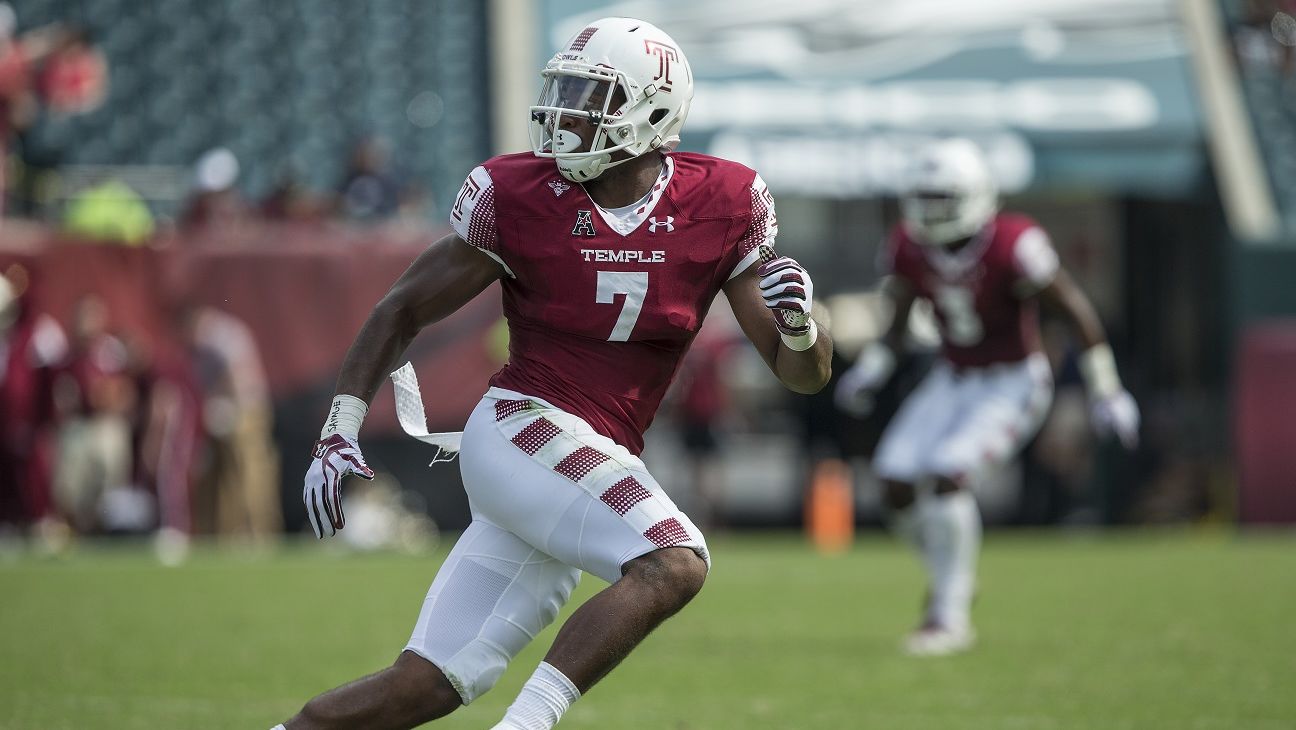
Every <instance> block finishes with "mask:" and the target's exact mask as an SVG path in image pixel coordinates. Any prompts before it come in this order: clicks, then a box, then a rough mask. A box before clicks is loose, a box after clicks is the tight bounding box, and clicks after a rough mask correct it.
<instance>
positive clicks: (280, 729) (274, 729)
mask: <svg viewBox="0 0 1296 730" xmlns="http://www.w3.org/2000/svg"><path fill="white" fill-rule="evenodd" d="M270 730H288V728H286V727H284V726H283V723H280V724H278V725H275V726H274V727H272V728H270Z"/></svg>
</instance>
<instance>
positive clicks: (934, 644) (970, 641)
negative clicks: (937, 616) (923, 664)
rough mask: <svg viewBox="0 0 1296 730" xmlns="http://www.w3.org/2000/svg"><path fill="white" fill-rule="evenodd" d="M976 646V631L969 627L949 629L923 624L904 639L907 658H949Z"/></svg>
mask: <svg viewBox="0 0 1296 730" xmlns="http://www.w3.org/2000/svg"><path fill="white" fill-rule="evenodd" d="M975 644H976V631H974V630H973V629H972V627H971V626H965V627H963V628H951V627H946V626H941V625H940V624H934V623H928V624H924V625H923V626H922V627H920V628H919V629H918V630H916V631H914V632H913V633H912V634H909V635H908V636H906V637H905V640H904V652H905V653H906V654H908V655H909V656H919V657H926V656H949V655H950V654H959V653H962V652H965V651H967V650H968V649H971V648H972V647H973V645H975Z"/></svg>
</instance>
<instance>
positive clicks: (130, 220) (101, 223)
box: [63, 179, 153, 246]
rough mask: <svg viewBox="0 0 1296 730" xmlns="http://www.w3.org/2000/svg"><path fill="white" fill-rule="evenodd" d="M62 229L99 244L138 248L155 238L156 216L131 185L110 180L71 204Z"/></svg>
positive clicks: (79, 196)
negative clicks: (107, 243) (118, 244)
mask: <svg viewBox="0 0 1296 730" xmlns="http://www.w3.org/2000/svg"><path fill="white" fill-rule="evenodd" d="M63 227H64V228H65V229H66V230H67V231H68V232H69V233H75V234H77V235H79V236H85V237H86V238H91V239H94V240H96V241H105V242H108V241H114V242H118V243H124V244H128V245H132V246H138V245H141V244H143V243H144V242H146V241H147V240H148V239H149V237H150V236H152V235H153V214H152V213H151V212H150V211H149V208H148V204H147V203H145V202H144V200H143V199H142V198H140V196H139V195H138V194H137V193H136V192H135V191H134V190H132V189H131V188H130V186H129V185H127V184H125V183H123V182H121V181H119V180H113V179H109V180H104V181H103V182H101V183H99V184H97V185H93V186H91V187H89V188H86V189H85V190H82V191H81V192H80V193H79V194H78V195H77V196H76V197H74V198H73V199H72V200H71V201H69V202H68V205H67V210H66V211H65V212H64V214H63Z"/></svg>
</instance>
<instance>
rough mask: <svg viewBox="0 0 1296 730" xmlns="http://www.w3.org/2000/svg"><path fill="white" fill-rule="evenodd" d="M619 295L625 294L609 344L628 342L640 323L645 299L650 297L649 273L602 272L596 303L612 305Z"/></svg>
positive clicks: (599, 274)
mask: <svg viewBox="0 0 1296 730" xmlns="http://www.w3.org/2000/svg"><path fill="white" fill-rule="evenodd" d="M617 294H624V295H625V300H624V301H623V302H622V304H621V314H620V316H618V317H617V321H616V326H615V327H613V328H612V334H611V335H609V336H608V342H626V341H628V340H629V339H630V333H631V332H633V331H634V326H635V322H637V321H639V312H640V310H642V309H643V303H644V298H645V297H647V296H648V272H647V271H600V272H598V291H597V292H596V294H595V297H594V301H595V302H597V303H599V304H612V303H614V302H615V301H616V295H617Z"/></svg>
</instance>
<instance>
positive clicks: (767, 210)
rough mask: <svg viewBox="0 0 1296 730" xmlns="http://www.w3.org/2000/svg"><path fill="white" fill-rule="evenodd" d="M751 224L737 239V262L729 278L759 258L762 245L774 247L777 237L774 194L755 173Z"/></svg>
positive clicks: (744, 269)
mask: <svg viewBox="0 0 1296 730" xmlns="http://www.w3.org/2000/svg"><path fill="white" fill-rule="evenodd" d="M750 193H751V224H750V225H749V226H747V230H746V231H745V232H743V235H742V238H740V239H738V248H737V253H736V255H737V257H738V263H737V264H735V265H734V267H733V269H732V270H731V271H730V272H729V278H730V279H732V278H734V277H735V276H737V275H739V274H741V273H742V272H744V271H746V270H747V267H749V266H751V265H752V264H753V263H755V262H756V261H759V260H760V247H761V246H762V245H765V246H769V247H771V248H773V247H774V239H775V238H777V237H778V216H776V215H775V214H774V196H773V195H771V194H770V191H769V187H767V186H766V185H765V181H764V180H762V179H761V176H760V175H757V176H756V177H755V178H754V179H753V180H752V184H751V189H750Z"/></svg>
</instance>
